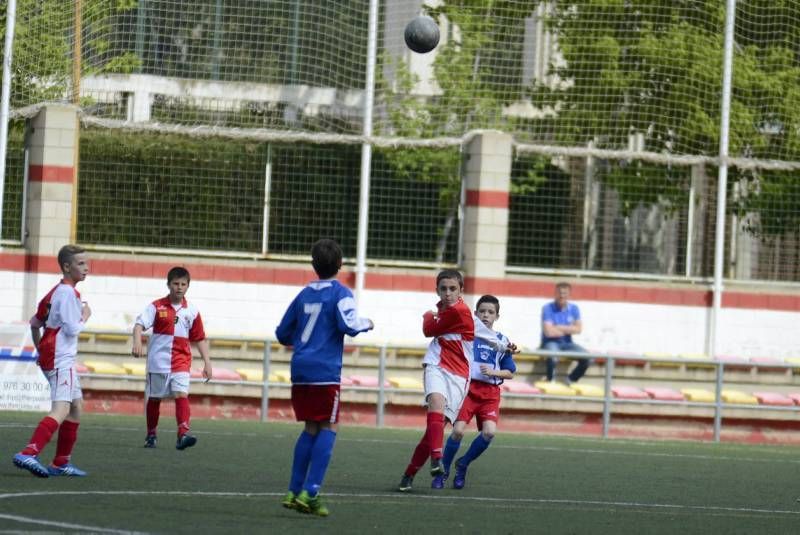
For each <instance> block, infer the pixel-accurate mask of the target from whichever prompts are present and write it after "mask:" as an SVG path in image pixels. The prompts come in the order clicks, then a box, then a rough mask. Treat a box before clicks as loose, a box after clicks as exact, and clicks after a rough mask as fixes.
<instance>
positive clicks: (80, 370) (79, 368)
mask: <svg viewBox="0 0 800 535" xmlns="http://www.w3.org/2000/svg"><path fill="white" fill-rule="evenodd" d="M75 371H76V372H78V373H79V374H81V375H82V374H84V373H89V368H87V367H86V366H84V365H83V364H81V363H80V362H78V363H77V364H75Z"/></svg>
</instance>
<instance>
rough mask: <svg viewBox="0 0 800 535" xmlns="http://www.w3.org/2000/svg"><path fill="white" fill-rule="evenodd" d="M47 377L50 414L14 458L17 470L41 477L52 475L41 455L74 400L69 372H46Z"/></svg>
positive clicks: (59, 370) (43, 419)
mask: <svg viewBox="0 0 800 535" xmlns="http://www.w3.org/2000/svg"><path fill="white" fill-rule="evenodd" d="M45 376H46V377H47V381H48V383H50V400H51V402H52V404H51V406H50V412H49V413H48V414H47V416H45V417H44V418H42V419H41V420H40V421H39V423H38V424H37V426H36V429H34V430H33V434H32V435H31V439H30V440H29V441H28V444H27V445H26V446H25V447H24V448H23V449H22V450H21V451H20V452H19V453H17V454H16V455H14V458H13V462H14V465H15V466H16V467H17V468H22V469H24V470H28V471H29V472H30V473H32V474H33V475H35V476H39V477H48V476H49V475H50V473H49V472H48V470H47V467H46V466H45V465H43V464H42V463H41V462H40V461H39V454H40V453H41V452H42V450H44V448H45V446H47V444H48V443H49V442H50V439H51V438H52V437H53V434H54V433H55V432H56V431H57V430H58V427H59V426H60V425H61V422H63V421H64V418H66V417H67V415H68V414H69V409H70V401H71V400H72V381H71V380H70V375H69V374H67V371H65V370H63V369H55V370H49V371H47V372H45Z"/></svg>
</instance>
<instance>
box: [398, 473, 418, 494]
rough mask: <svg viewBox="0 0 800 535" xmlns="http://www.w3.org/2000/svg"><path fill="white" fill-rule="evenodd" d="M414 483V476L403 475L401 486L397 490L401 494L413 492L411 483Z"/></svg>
mask: <svg viewBox="0 0 800 535" xmlns="http://www.w3.org/2000/svg"><path fill="white" fill-rule="evenodd" d="M413 481H414V476H409V475H407V474H403V477H402V478H401V479H400V484H399V485H397V490H399V491H400V492H408V491H410V490H411V483H412V482H413Z"/></svg>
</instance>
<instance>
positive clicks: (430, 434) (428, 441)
mask: <svg viewBox="0 0 800 535" xmlns="http://www.w3.org/2000/svg"><path fill="white" fill-rule="evenodd" d="M443 441H444V414H442V413H440V412H429V413H428V425H427V427H426V428H425V434H424V435H422V439H421V440H420V441H419V444H417V447H416V449H414V454H413V455H412V456H411V463H410V464H409V465H408V466H407V467H406V475H408V476H413V475H415V474H416V473H417V472H418V471H419V469H420V468H422V466H423V465H424V464H425V461H427V460H428V456H430V457H431V458H434V459H441V458H442V442H443Z"/></svg>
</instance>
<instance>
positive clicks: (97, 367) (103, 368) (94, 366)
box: [83, 360, 128, 375]
mask: <svg viewBox="0 0 800 535" xmlns="http://www.w3.org/2000/svg"><path fill="white" fill-rule="evenodd" d="M83 364H84V365H85V366H86V367H87V368H89V371H90V372H92V373H100V374H103V375H128V372H127V371H126V370H125V368H123V367H122V366H119V365H117V364H113V363H111V362H106V361H104V360H87V361H85V362H84V363H83Z"/></svg>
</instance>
